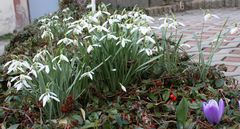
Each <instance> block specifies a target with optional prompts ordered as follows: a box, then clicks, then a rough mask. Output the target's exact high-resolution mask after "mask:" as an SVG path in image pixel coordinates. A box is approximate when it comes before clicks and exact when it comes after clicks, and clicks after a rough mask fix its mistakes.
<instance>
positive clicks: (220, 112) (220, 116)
mask: <svg viewBox="0 0 240 129" xmlns="http://www.w3.org/2000/svg"><path fill="white" fill-rule="evenodd" d="M223 113H224V101H223V100H222V99H220V100H219V121H220V120H221V118H222V116H223Z"/></svg>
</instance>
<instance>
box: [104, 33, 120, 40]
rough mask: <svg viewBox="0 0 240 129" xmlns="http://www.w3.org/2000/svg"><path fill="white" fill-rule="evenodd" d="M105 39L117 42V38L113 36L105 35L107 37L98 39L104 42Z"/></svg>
mask: <svg viewBox="0 0 240 129" xmlns="http://www.w3.org/2000/svg"><path fill="white" fill-rule="evenodd" d="M105 38H107V39H108V40H111V39H114V40H118V37H116V36H115V35H112V34H107V35H104V36H103V37H101V38H100V39H99V41H102V40H104V39H105Z"/></svg>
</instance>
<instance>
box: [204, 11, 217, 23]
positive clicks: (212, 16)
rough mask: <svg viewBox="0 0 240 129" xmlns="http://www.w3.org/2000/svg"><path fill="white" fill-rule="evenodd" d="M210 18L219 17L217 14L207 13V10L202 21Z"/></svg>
mask: <svg viewBox="0 0 240 129" xmlns="http://www.w3.org/2000/svg"><path fill="white" fill-rule="evenodd" d="M212 18H216V19H220V17H219V16H217V15H215V14H211V13H209V12H208V13H206V14H205V15H204V21H205V22H206V21H208V20H210V19H212Z"/></svg>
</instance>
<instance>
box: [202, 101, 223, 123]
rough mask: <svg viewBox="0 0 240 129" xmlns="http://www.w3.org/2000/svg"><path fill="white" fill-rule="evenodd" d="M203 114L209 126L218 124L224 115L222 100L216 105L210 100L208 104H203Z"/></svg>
mask: <svg viewBox="0 0 240 129" xmlns="http://www.w3.org/2000/svg"><path fill="white" fill-rule="evenodd" d="M203 113H204V115H205V117H206V118H207V120H208V122H209V123H211V124H214V125H215V124H218V123H219V122H220V120H221V118H222V116H223V113H224V101H223V100H222V99H220V100H219V103H217V102H216V101H215V100H213V99H211V100H210V101H209V102H208V103H206V102H204V103H203Z"/></svg>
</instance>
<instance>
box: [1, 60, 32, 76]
mask: <svg viewBox="0 0 240 129" xmlns="http://www.w3.org/2000/svg"><path fill="white" fill-rule="evenodd" d="M4 67H8V72H7V74H9V73H11V72H17V71H18V70H19V71H21V72H25V70H26V69H30V68H31V65H30V64H29V63H28V62H27V61H17V60H11V61H9V62H7V63H6V64H5V65H4Z"/></svg>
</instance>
